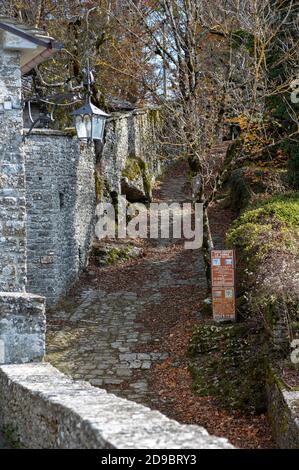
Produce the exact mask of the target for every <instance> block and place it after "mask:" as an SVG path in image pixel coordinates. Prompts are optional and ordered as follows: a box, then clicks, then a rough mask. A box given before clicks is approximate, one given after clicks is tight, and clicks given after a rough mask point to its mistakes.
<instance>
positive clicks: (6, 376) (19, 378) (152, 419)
mask: <svg viewBox="0 0 299 470" xmlns="http://www.w3.org/2000/svg"><path fill="white" fill-rule="evenodd" d="M0 427H1V428H2V430H3V431H4V434H5V433H7V434H9V435H10V437H11V438H13V440H14V441H15V442H16V443H18V444H19V445H21V446H23V447H26V448H34V449H38V448H51V449H54V448H58V449H65V448H67V449H79V448H80V449H231V448H233V446H232V445H230V444H229V442H228V441H227V440H226V439H222V438H217V437H213V436H210V435H209V434H208V432H207V431H206V430H205V429H203V428H201V427H198V426H191V425H182V424H179V423H177V422H176V421H173V420H170V419H168V418H167V417H165V416H163V415H162V414H161V413H159V412H158V411H152V410H150V409H149V408H146V407H144V406H142V405H138V404H137V403H134V402H131V401H128V400H124V399H122V398H118V397H116V396H114V395H112V394H108V393H107V392H106V391H104V390H101V389H98V388H95V387H92V386H91V385H89V384H87V383H86V382H74V381H73V380H71V379H70V378H68V377H66V376H65V375H63V374H61V373H60V372H58V371H57V369H55V368H54V367H52V366H51V365H49V364H47V363H39V364H23V365H8V366H1V367H0Z"/></svg>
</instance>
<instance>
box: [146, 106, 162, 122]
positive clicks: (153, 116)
mask: <svg viewBox="0 0 299 470" xmlns="http://www.w3.org/2000/svg"><path fill="white" fill-rule="evenodd" d="M147 116H148V119H149V121H150V122H152V123H153V124H154V125H156V126H157V125H159V124H160V123H161V113H160V110H159V109H149V110H148V112H147Z"/></svg>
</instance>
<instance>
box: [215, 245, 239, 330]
mask: <svg viewBox="0 0 299 470" xmlns="http://www.w3.org/2000/svg"><path fill="white" fill-rule="evenodd" d="M211 272H212V305H213V318H214V320H215V321H216V322H221V321H235V320H236V288H235V284H236V257H235V251H234V250H212V251H211Z"/></svg>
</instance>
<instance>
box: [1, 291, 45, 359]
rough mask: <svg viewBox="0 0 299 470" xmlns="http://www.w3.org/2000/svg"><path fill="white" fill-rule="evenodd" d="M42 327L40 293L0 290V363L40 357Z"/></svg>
mask: <svg viewBox="0 0 299 470" xmlns="http://www.w3.org/2000/svg"><path fill="white" fill-rule="evenodd" d="M45 331H46V317H45V305H44V299H43V298H42V297H39V296H38V295H32V294H27V293H25V292H17V293H13V292H11V293H7V292H0V364H14V363H25V362H30V361H42V360H43V357H44V354H45Z"/></svg>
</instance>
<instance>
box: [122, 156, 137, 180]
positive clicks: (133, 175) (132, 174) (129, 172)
mask: <svg viewBox="0 0 299 470" xmlns="http://www.w3.org/2000/svg"><path fill="white" fill-rule="evenodd" d="M122 176H123V177H124V178H128V180H130V181H134V180H135V179H137V178H139V177H140V176H142V170H141V168H140V163H139V159H137V158H136V157H132V156H129V157H128V158H127V161H126V165H125V168H124V169H123V171H122Z"/></svg>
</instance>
